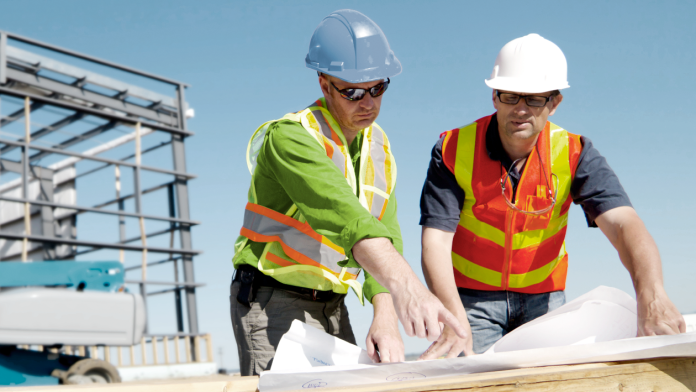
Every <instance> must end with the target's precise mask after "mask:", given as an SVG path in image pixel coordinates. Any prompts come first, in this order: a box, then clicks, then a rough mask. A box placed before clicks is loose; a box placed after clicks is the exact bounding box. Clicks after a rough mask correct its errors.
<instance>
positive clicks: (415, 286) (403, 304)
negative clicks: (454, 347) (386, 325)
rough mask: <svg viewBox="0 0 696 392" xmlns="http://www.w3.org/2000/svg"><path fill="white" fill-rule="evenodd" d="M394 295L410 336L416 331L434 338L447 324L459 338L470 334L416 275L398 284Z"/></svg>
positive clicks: (402, 321) (431, 339) (405, 329)
mask: <svg viewBox="0 0 696 392" xmlns="http://www.w3.org/2000/svg"><path fill="white" fill-rule="evenodd" d="M392 296H393V298H394V307H395V308H396V314H398V315H399V320H401V324H403V326H404V331H405V332H406V334H407V335H408V336H414V335H415V336H418V337H419V338H427V339H428V340H429V341H431V342H434V341H435V340H437V338H438V337H440V334H441V333H442V329H443V328H444V326H449V327H450V328H452V330H453V332H454V333H455V334H456V335H458V336H459V337H460V338H462V339H466V338H467V336H468V335H467V333H466V330H465V329H464V327H463V326H462V325H461V323H460V322H459V320H457V318H456V317H454V315H453V314H452V313H451V312H450V311H449V310H447V309H446V308H445V306H444V305H443V304H442V302H440V300H439V299H437V297H436V296H435V295H433V294H432V293H431V292H430V291H428V289H426V288H425V286H423V284H422V283H421V282H420V281H419V280H418V278H416V276H415V275H413V277H412V278H410V279H405V281H404V282H403V283H402V284H400V285H398V286H397V287H395V288H394V290H392Z"/></svg>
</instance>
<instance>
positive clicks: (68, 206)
mask: <svg viewBox="0 0 696 392" xmlns="http://www.w3.org/2000/svg"><path fill="white" fill-rule="evenodd" d="M0 200H3V201H10V202H14V203H30V204H36V205H40V206H48V207H54V208H65V209H68V210H76V211H85V212H96V213H99V214H106V215H124V216H128V217H131V218H140V217H142V218H144V219H151V220H159V221H166V222H177V223H179V224H186V225H189V226H195V225H198V224H200V222H196V221H192V220H183V219H179V218H170V217H167V216H156V215H145V214H137V213H133V212H125V211H110V210H102V209H99V208H90V207H80V206H77V205H73V204H59V203H52V202H48V201H42V200H29V199H27V198H19V197H9V196H4V195H0Z"/></svg>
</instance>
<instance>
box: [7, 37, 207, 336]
mask: <svg viewBox="0 0 696 392" xmlns="http://www.w3.org/2000/svg"><path fill="white" fill-rule="evenodd" d="M15 43H19V44H18V45H13V44H15ZM22 48H24V49H22ZM27 48H38V49H36V50H27ZM46 52H49V53H55V54H57V55H56V56H55V57H58V58H68V59H77V62H82V63H89V64H96V65H97V66H98V67H102V68H104V67H106V68H105V69H109V70H113V71H114V73H125V74H130V75H131V76H132V75H135V76H137V77H139V78H141V79H142V78H144V80H147V81H149V82H157V83H161V84H164V85H168V86H172V87H173V89H172V91H175V94H174V96H169V95H166V94H161V93H157V92H154V91H150V90H148V89H146V88H142V87H139V86H138V85H135V84H133V83H125V82H122V81H120V80H117V79H114V78H111V77H107V76H105V75H103V74H100V73H97V72H92V71H88V70H86V69H82V68H79V67H77V66H73V65H70V64H68V63H65V62H61V61H58V60H56V59H55V58H54V56H45V55H42V54H39V53H46ZM186 87H188V85H187V84H185V83H183V82H179V81H176V80H172V79H167V78H164V77H161V76H157V75H154V74H150V73H147V72H143V71H139V70H136V69H133V68H129V67H126V66H122V65H119V64H115V63H112V62H109V61H106V60H102V59H98V58H95V57H92V56H88V55H85V54H81V53H77V52H74V51H71V50H68V49H64V48H60V47H57V46H54V45H50V44H47V43H44V42H39V41H36V40H33V39H30V38H26V37H22V36H19V35H16V34H12V33H8V32H4V31H0V102H1V101H2V99H3V98H5V97H15V99H21V100H24V108H23V109H20V110H17V111H15V112H13V113H11V114H9V115H7V116H5V117H2V115H1V114H0V130H2V128H3V127H5V126H7V125H10V124H12V123H14V122H17V121H20V120H21V119H24V121H25V124H26V126H25V129H26V132H25V135H24V137H23V138H21V137H20V138H17V140H12V139H10V138H8V137H5V133H2V132H0V175H3V174H7V173H16V175H19V176H20V177H21V179H20V180H18V181H19V182H21V184H20V185H19V187H20V189H21V197H13V196H9V195H7V194H5V193H0V201H3V202H5V203H6V204H7V203H18V204H19V205H23V206H24V231H23V232H21V233H18V232H17V231H16V230H15V231H14V232H12V231H10V230H5V229H4V227H1V226H0V239H4V240H6V241H19V242H21V243H22V244H23V245H22V260H23V261H26V260H27V254H28V252H29V250H28V249H29V244H33V245H32V246H36V244H37V243H38V244H41V247H42V249H43V255H42V257H41V259H43V260H57V259H74V258H75V256H78V255H82V254H86V253H90V252H93V251H95V250H100V249H115V250H118V251H119V252H120V255H121V261H122V262H123V261H124V260H123V254H124V252H125V251H135V252H141V253H142V255H143V257H142V264H141V265H135V266H129V267H128V268H126V270H127V271H134V270H140V271H141V272H142V279H138V280H133V279H128V278H127V280H126V282H127V283H130V284H138V285H139V286H140V290H141V292H142V294H143V298H147V296H150V295H157V294H162V293H168V292H173V293H174V295H175V308H176V312H177V315H176V318H177V331H178V332H177V333H178V334H180V335H182V336H183V335H185V336H197V335H199V334H200V331H199V326H198V317H197V306H196V287H199V286H201V285H202V284H200V283H196V282H195V279H194V270H193V256H195V255H196V254H199V253H201V252H200V251H197V250H194V249H193V248H192V242H191V227H192V226H194V225H197V224H198V223H199V222H196V221H193V220H191V218H190V211H189V199H188V181H189V180H190V179H193V178H195V176H193V175H191V174H189V173H187V172H186V154H185V148H184V141H185V138H186V137H189V136H192V135H193V133H192V132H190V131H189V130H188V129H187V125H186V113H187V110H188V108H187V104H186V101H185V95H184V90H185V88H186ZM46 108H54V109H55V108H58V109H60V110H62V111H63V112H69V113H70V114H68V115H65V116H64V117H63V118H62V119H60V120H59V121H57V122H54V123H52V124H50V125H48V126H43V127H41V128H40V129H38V130H32V129H31V125H32V122H31V120H30V117H31V115H32V113H34V112H36V111H38V110H41V109H46ZM87 117H90V118H96V119H100V120H102V121H104V122H105V123H104V124H101V125H99V126H96V127H94V128H92V129H88V130H86V131H84V132H81V133H80V134H79V135H75V136H73V137H72V138H69V139H68V140H64V141H62V142H60V143H59V144H57V145H51V146H46V145H45V144H46V143H43V145H42V144H39V143H38V142H40V141H42V140H38V139H41V138H44V137H46V136H48V135H51V134H53V133H54V132H57V131H60V130H61V129H62V128H65V127H67V126H70V125H71V124H75V123H77V122H80V121H82V120H84V119H85V118H87ZM116 127H128V128H132V129H133V130H134V131H135V132H134V133H133V134H130V135H126V136H125V137H122V138H120V139H119V141H118V143H121V144H118V143H116V142H114V143H112V144H113V145H123V144H124V143H126V142H131V141H134V142H135V145H136V149H135V153H134V154H132V155H129V156H127V157H124V158H122V159H111V158H106V157H103V156H99V154H101V153H102V152H104V151H107V150H108V149H109V148H112V147H113V146H105V147H103V148H97V149H96V150H95V149H93V150H90V151H80V150H79V148H77V147H76V146H79V144H80V143H82V142H83V141H86V140H90V139H92V138H95V137H97V136H99V135H103V134H106V133H108V132H112V130H114V129H115V128H116ZM162 132H163V133H165V134H166V135H168V137H169V140H168V141H166V142H162V143H160V144H159V145H157V146H154V147H151V148H148V149H144V150H143V149H141V139H142V137H143V136H144V135H146V134H149V133H162ZM37 140H38V142H37ZM165 146H171V156H172V157H173V162H172V168H170V169H168V168H161V167H154V166H148V165H143V164H142V163H141V159H142V158H141V157H142V155H143V154H147V153H148V152H150V151H154V150H157V149H160V148H162V147H165ZM15 150H19V153H20V159H17V160H12V159H7V158H5V156H7V154H9V153H10V152H12V151H15ZM76 150H77V151H76ZM30 151H33V152H35V153H33V154H30ZM16 154H17V152H15V155H16ZM55 156H64V157H66V158H67V159H66V161H67V165H69V164H71V163H72V165H73V166H72V167H73V168H74V167H75V166H74V164H75V162H78V161H92V162H97V163H99V164H100V166H98V167H96V168H94V169H92V170H90V171H88V172H86V173H80V174H75V176H74V178H73V179H72V180H73V181H76V180H77V179H78V178H80V177H82V176H85V175H87V174H91V173H95V172H98V171H100V170H103V169H105V168H108V167H113V168H115V172H116V176H117V178H116V180H117V184H116V189H117V190H116V198H114V199H111V200H106V201H104V202H103V203H100V204H98V205H92V206H79V205H77V203H75V204H72V203H67V204H66V203H59V202H56V200H54V198H53V192H54V186H55V184H54V182H55V175H56V171H57V170H58V169H56V168H52V167H50V166H49V167H43V166H41V165H40V163H41V161H40V160H41V159H44V158H46V157H55ZM133 159H134V161H133ZM121 168H125V169H130V170H132V171H133V190H134V191H133V193H132V194H128V195H121V194H120V183H119V182H118V181H120V180H119V177H118V176H119V174H118V173H120V169H121ZM144 172H150V173H158V174H160V175H166V176H167V177H168V178H170V179H169V180H168V181H166V182H165V183H163V184H159V185H157V186H154V187H150V188H147V189H143V188H142V186H141V177H142V175H143V173H144ZM32 182H34V183H36V182H38V183H39V188H40V191H39V196H38V197H36V198H31V197H30V192H29V187H30V183H32ZM164 189H166V192H167V200H166V203H167V206H168V215H167V216H161V215H155V214H147V213H145V212H144V208H143V202H142V197H143V195H145V194H148V193H151V192H155V191H158V190H164ZM126 201H130V202H134V205H135V208H134V211H132V212H129V211H126V210H125V202H126ZM113 207H116V208H117V209H113ZM110 208H111V209H110ZM56 209H62V211H72V214H73V215H74V216H75V217H76V216H77V215H78V214H103V215H111V216H114V215H115V216H117V217H118V221H119V241H117V242H101V241H86V240H81V239H79V238H77V236H76V235H75V236H65V235H63V236H60V235H57V233H56V219H57V218H56V217H55V211H56ZM32 211H33V212H32ZM32 214H34V215H40V217H41V222H42V225H41V233H40V234H32V232H31V230H32V229H31V222H30V221H31V215H32ZM127 218H128V219H137V220H138V221H139V224H140V235H139V236H137V237H132V238H127V237H126V224H125V220H126V219H127ZM17 221H18V222H17V224H20V225H21V222H20V220H19V219H17ZM74 221H75V222H76V218H74ZM146 221H158V222H165V223H168V224H169V227H168V228H167V229H165V230H159V231H155V232H150V233H147V232H145V224H144V223H145V222H146ZM175 232H178V234H179V246H178V247H175V246H174V233H175ZM165 233H169V234H170V236H171V240H170V246H169V247H161V246H160V247H157V246H148V245H147V240H148V238H152V237H155V236H159V235H163V234H165ZM72 237H74V238H72ZM138 241H140V242H141V243H140V244H133V242H138ZM57 246H63V247H66V246H67V247H68V249H70V251H69V252H68V254H67V255H59V254H57V253H56V247H57ZM148 253H156V254H159V253H162V254H165V255H166V258H164V259H162V260H158V261H155V262H148V260H147V254H148ZM166 263H171V264H172V265H173V267H174V276H175V279H174V281H170V282H167V281H148V280H147V273H146V271H147V267H148V266H154V265H160V264H166ZM179 265H181V269H183V280H180V279H179ZM149 285H158V286H161V285H164V286H170V287H168V288H166V289H164V290H157V291H153V292H148V291H147V288H148V286H149ZM184 303H185V305H186V313H187V321H188V333H184V311H183V304H184Z"/></svg>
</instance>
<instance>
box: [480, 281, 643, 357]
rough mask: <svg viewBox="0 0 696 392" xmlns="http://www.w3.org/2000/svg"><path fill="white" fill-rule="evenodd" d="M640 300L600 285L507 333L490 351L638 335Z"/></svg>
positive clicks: (597, 340) (562, 344)
mask: <svg viewBox="0 0 696 392" xmlns="http://www.w3.org/2000/svg"><path fill="white" fill-rule="evenodd" d="M636 306H637V305H636V301H635V300H634V299H633V298H631V297H630V296H629V295H628V294H626V293H624V292H623V291H621V290H618V289H615V288H612V287H606V286H600V287H597V288H596V289H594V290H592V291H590V292H589V293H587V294H584V295H582V296H580V297H578V298H577V299H575V300H573V301H571V302H569V303H567V304H565V305H563V306H561V307H560V308H558V309H556V310H554V311H552V312H549V313H547V314H545V315H544V316H541V317H539V318H537V319H535V320H533V321H531V322H529V323H527V324H524V325H522V326H520V327H518V328H517V329H515V330H514V331H512V332H510V333H509V334H507V335H505V336H504V337H503V338H502V339H500V340H499V341H498V342H497V343H496V344H494V345H493V347H491V348H490V349H489V350H488V351H486V354H489V353H499V352H505V351H517V350H529V349H534V348H545V347H559V346H570V345H577V344H590V343H600V342H609V341H612V340H619V339H629V338H633V337H636V335H637V332H638V325H637V313H636Z"/></svg>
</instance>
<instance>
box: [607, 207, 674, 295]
mask: <svg viewBox="0 0 696 392" xmlns="http://www.w3.org/2000/svg"><path fill="white" fill-rule="evenodd" d="M597 224H598V225H599V227H600V228H601V229H602V231H603V232H604V234H605V235H606V236H607V238H609V241H611V243H612V245H614V247H615V248H616V250H617V252H618V253H619V258H620V259H621V262H622V263H623V265H624V266H625V267H626V269H627V270H628V272H629V274H630V275H631V279H632V280H633V286H634V288H635V290H636V294H637V295H639V296H640V295H641V294H643V293H645V294H650V293H652V292H654V291H656V290H663V281H662V262H661V260H660V253H659V251H658V249H657V244H655V241H654V240H653V238H652V236H651V235H650V233H649V232H648V230H647V228H646V227H645V224H643V221H642V220H641V219H640V217H639V216H638V214H637V213H636V212H635V210H633V208H630V207H619V208H615V209H613V210H610V211H607V212H606V213H604V214H602V215H600V216H599V217H598V218H597Z"/></svg>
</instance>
